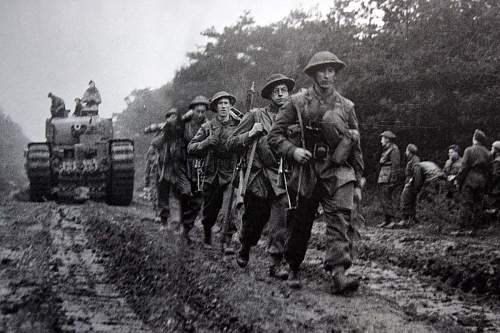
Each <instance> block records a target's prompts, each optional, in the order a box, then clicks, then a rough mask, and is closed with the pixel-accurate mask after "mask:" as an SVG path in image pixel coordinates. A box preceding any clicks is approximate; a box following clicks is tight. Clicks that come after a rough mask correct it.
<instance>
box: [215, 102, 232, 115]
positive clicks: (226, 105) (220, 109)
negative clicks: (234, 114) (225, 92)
mask: <svg viewBox="0 0 500 333" xmlns="http://www.w3.org/2000/svg"><path fill="white" fill-rule="evenodd" d="M229 110H231V102H230V101H229V98H221V99H219V100H218V101H217V116H218V117H219V118H221V119H225V118H227V117H228V116H229Z"/></svg>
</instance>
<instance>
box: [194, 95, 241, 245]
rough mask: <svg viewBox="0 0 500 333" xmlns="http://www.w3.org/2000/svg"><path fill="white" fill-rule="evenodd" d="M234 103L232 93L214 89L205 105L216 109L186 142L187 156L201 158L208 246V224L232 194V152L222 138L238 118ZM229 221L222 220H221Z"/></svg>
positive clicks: (215, 218)
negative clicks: (203, 160)
mask: <svg viewBox="0 0 500 333" xmlns="http://www.w3.org/2000/svg"><path fill="white" fill-rule="evenodd" d="M234 103H236V98H235V97H234V96H233V95H231V94H229V93H227V92H225V91H219V92H217V93H216V94H215V95H214V96H213V97H212V99H211V100H210V105H209V108H210V110H212V111H214V112H216V116H215V117H214V118H213V119H212V120H210V121H208V122H205V123H204V124H203V125H201V127H200V129H199V130H198V132H197V133H196V135H195V136H194V138H193V139H192V140H191V142H190V143H189V145H188V152H189V154H190V155H192V156H196V157H200V158H202V157H205V170H204V173H205V182H204V189H203V208H202V215H203V217H202V224H203V231H204V242H205V245H206V247H211V245H212V227H213V226H214V224H215V222H216V221H217V216H218V215H219V211H220V210H221V208H222V207H223V203H227V202H229V201H230V200H229V198H230V196H231V195H233V193H230V192H231V191H230V190H229V189H231V188H232V187H231V186H230V183H231V181H232V178H233V171H234V170H235V166H236V155H235V154H233V153H231V152H230V151H228V149H227V147H226V141H227V138H228V137H229V135H230V134H231V133H232V132H233V131H234V129H235V128H236V126H237V125H238V119H235V117H233V116H232V113H231V112H230V111H231V108H232V105H234ZM224 207H225V205H224ZM225 209H229V208H228V207H225ZM231 222H232V221H224V223H231ZM234 229H235V228H234V226H233V228H232V230H230V233H228V234H226V235H223V237H226V238H227V240H228V241H229V240H230V239H231V238H232V232H234ZM228 243H229V242H228ZM225 253H226V254H234V249H233V248H231V247H230V246H228V247H226V248H225Z"/></svg>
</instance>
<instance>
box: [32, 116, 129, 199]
mask: <svg viewBox="0 0 500 333" xmlns="http://www.w3.org/2000/svg"><path fill="white" fill-rule="evenodd" d="M46 138H47V141H46V142H33V143H29V144H28V147H27V150H26V165H25V167H26V173H27V175H28V179H29V184H30V197H31V200H34V201H43V200H50V199H57V200H60V201H69V202H74V201H76V202H79V201H85V200H87V199H92V200H96V201H106V202H108V203H110V204H113V205H128V204H130V202H131V201H132V197H133V191H134V172H135V171H134V143H133V141H132V140H130V139H113V127H112V122H111V119H103V118H99V117H98V116H85V117H71V118H52V119H48V120H47V122H46Z"/></svg>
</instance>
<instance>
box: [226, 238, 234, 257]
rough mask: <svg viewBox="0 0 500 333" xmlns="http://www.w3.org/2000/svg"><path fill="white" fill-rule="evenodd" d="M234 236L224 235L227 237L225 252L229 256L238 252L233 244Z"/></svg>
mask: <svg viewBox="0 0 500 333" xmlns="http://www.w3.org/2000/svg"><path fill="white" fill-rule="evenodd" d="M232 236H233V235H231V236H229V235H228V236H224V237H226V241H225V242H224V254H225V255H227V256H232V255H233V254H235V253H236V250H235V249H234V247H233V246H232V238H233V237H232Z"/></svg>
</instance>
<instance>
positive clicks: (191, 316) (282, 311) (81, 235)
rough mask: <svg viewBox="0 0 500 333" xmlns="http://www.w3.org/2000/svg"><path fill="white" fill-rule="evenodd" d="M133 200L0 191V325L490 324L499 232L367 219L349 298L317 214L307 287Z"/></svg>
mask: <svg viewBox="0 0 500 333" xmlns="http://www.w3.org/2000/svg"><path fill="white" fill-rule="evenodd" d="M151 218H152V213H151V211H150V208H149V207H148V206H146V205H144V204H141V203H134V204H133V205H131V206H130V207H110V206H107V205H104V204H99V203H92V202H88V203H86V204H83V205H57V204H55V203H51V202H46V203H31V202H21V201H17V200H13V199H3V200H1V201H0V332H179V331H181V332H182V331H187V332H222V331H233V332H469V331H472V332H477V331H484V332H496V331H500V306H499V305H500V301H499V295H500V292H499V290H498V288H499V285H500V283H499V281H498V276H499V270H500V267H499V266H500V253H499V250H498V243H496V242H494V241H489V240H477V239H476V240H472V239H469V238H467V237H459V238H449V239H447V238H443V237H437V236H435V235H426V234H423V233H421V232H419V230H412V231H404V232H402V231H390V230H380V229H375V228H367V229H366V230H365V232H364V236H365V239H364V240H363V242H362V244H361V246H360V259H359V260H358V261H357V262H356V265H355V266H354V267H353V269H352V272H351V274H355V275H357V276H359V277H361V278H362V280H363V287H362V288H361V290H360V291H358V292H357V293H355V294H354V295H352V296H351V297H339V296H332V295H330V294H329V293H328V277H327V276H325V274H324V273H323V272H322V269H321V261H322V250H323V249H324V241H323V239H322V237H321V234H322V229H323V228H324V226H323V225H322V223H321V222H319V223H317V225H316V226H315V229H314V234H313V237H312V241H311V246H310V249H309V251H308V254H307V257H306V262H305V264H304V287H303V288H302V289H301V290H299V291H291V290H289V289H288V288H287V287H286V285H285V284H284V283H283V282H279V281H276V280H273V279H271V278H269V277H268V276H267V257H266V255H265V251H264V242H262V243H263V244H262V246H259V247H257V248H256V249H255V251H254V252H253V253H252V255H253V256H252V258H251V261H250V264H249V266H248V267H247V268H246V269H241V268H239V267H237V265H236V263H235V261H234V257H223V256H222V255H221V254H220V252H219V251H218V249H217V247H214V249H213V250H206V249H204V248H203V246H202V244H201V243H200V241H199V240H200V239H201V235H200V231H199V230H198V229H195V230H194V235H193V239H195V243H194V245H193V246H191V247H188V246H187V245H186V244H184V243H183V242H182V241H181V239H180V237H179V235H177V234H176V233H175V232H172V231H171V230H169V229H167V228H165V226H163V225H159V224H156V223H154V222H152V219H151Z"/></svg>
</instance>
